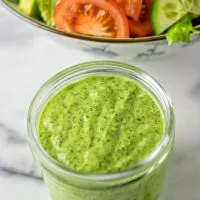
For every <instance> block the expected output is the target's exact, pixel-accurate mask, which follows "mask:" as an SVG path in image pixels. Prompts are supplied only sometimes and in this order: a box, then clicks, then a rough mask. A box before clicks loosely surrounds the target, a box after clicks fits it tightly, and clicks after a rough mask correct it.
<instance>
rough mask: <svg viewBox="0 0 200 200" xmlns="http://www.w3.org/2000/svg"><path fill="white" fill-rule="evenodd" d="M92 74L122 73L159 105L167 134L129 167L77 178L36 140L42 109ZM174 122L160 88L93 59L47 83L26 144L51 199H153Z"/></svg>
mask: <svg viewBox="0 0 200 200" xmlns="http://www.w3.org/2000/svg"><path fill="white" fill-rule="evenodd" d="M92 75H120V76H124V77H128V78H130V79H132V80H134V81H135V82H137V83H138V84H139V85H141V86H142V87H144V88H146V89H147V90H148V91H149V92H150V93H151V94H152V96H153V97H154V98H155V100H156V101H157V103H158V104H159V105H160V108H161V111H162V112H163V116H164V120H165V132H164V136H163V138H162V140H161V142H160V144H159V145H157V147H156V148H155V149H154V150H153V152H152V153H150V154H149V155H148V156H147V157H146V158H145V159H144V160H142V161H140V162H139V163H138V164H137V165H136V166H133V167H132V168H131V169H128V170H124V171H121V172H118V173H110V174H81V173H77V172H74V171H71V170H68V169H66V168H64V167H62V166H61V165H59V164H58V163H57V162H55V161H54V160H53V159H52V158H51V157H50V156H49V155H48V154H47V153H46V152H45V150H44V149H43V147H42V146H41V145H40V143H39V142H38V139H37V123H38V117H39V113H40V111H41V108H42V107H43V106H44V104H45V102H46V101H47V100H48V99H49V98H51V97H52V95H53V94H55V93H56V92H57V91H58V90H60V89H61V88H63V87H64V86H66V85H67V84H70V83H72V82H75V81H77V80H79V79H81V78H84V77H87V76H92ZM174 127H175V119H174V112H173V107H172V104H171V100H170V98H169V97H168V95H167V94H166V92H165V91H164V89H163V88H162V87H161V86H160V85H159V84H158V83H157V82H156V81H155V80H154V79H153V78H152V77H150V76H149V75H148V74H146V73H145V72H144V71H142V70H140V69H138V68H136V67H133V66H130V65H127V64H123V63H118V62H112V61H95V62H88V63H82V64H79V65H76V66H73V67H71V68H67V69H65V70H63V71H61V72H60V73H58V74H57V75H55V76H54V77H52V78H51V79H50V80H48V81H47V82H46V83H45V84H44V85H43V86H42V87H41V89H40V90H39V92H38V93H37V95H36V96H35V98H34V100H33V102H32V105H31V107H30V110H29V114H28V133H29V143H30V147H31V150H32V153H33V155H34V158H35V160H36V161H37V163H38V164H39V165H40V167H41V170H42V172H43V176H44V181H45V183H46V185H47V187H48V188H49V191H50V194H51V197H52V199H53V200H156V199H157V198H158V197H159V195H160V194H161V191H162V188H163V185H164V180H165V175H166V168H167V161H168V158H169V155H170V152H171V149H172V147H173V142H174Z"/></svg>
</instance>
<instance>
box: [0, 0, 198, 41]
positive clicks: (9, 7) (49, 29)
mask: <svg viewBox="0 0 200 200" xmlns="http://www.w3.org/2000/svg"><path fill="white" fill-rule="evenodd" d="M0 4H1V5H2V6H3V7H5V8H6V9H7V10H8V11H9V12H10V13H12V14H14V15H15V16H17V17H19V18H20V19H22V20H24V21H26V22H28V23H30V24H32V25H33V26H35V27H37V28H40V29H42V30H45V31H47V32H50V33H54V34H58V35H60V36H66V37H69V38H71V39H79V40H83V41H84V40H86V41H91V42H98V43H114V44H119V43H126V44H131V43H143V42H153V41H164V40H166V38H165V35H158V36H148V37H140V38H130V39H116V38H101V37H94V36H87V35H83V34H77V33H66V32H62V31H59V30H57V29H55V28H53V27H50V26H48V25H47V24H45V23H43V22H42V21H39V20H37V19H35V18H33V17H29V16H26V15H25V14H23V13H22V12H20V11H19V10H18V9H16V5H15V4H14V3H12V2H9V1H8V0H0ZM195 28H196V29H197V30H200V25H197V26H195Z"/></svg>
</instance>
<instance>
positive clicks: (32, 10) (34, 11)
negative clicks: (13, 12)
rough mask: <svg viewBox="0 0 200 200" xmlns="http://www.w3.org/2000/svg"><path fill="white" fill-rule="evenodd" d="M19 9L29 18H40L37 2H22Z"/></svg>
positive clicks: (32, 0) (26, 0)
mask: <svg viewBox="0 0 200 200" xmlns="http://www.w3.org/2000/svg"><path fill="white" fill-rule="evenodd" d="M19 9H20V10H21V11H22V12H23V13H24V14H25V15H28V16H31V17H38V16H39V10H38V6H37V2H36V0H20V2H19Z"/></svg>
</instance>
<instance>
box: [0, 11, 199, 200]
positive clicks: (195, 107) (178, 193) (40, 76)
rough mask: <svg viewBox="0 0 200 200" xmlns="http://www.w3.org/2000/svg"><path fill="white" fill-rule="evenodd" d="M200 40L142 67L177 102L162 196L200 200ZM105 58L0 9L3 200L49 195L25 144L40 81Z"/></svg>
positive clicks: (0, 191) (0, 192)
mask: <svg viewBox="0 0 200 200" xmlns="http://www.w3.org/2000/svg"><path fill="white" fill-rule="evenodd" d="M199 52H200V43H199V44H196V45H194V46H192V47H191V48H188V49H187V50H185V51H184V52H181V53H178V54H177V55H173V56H172V57H167V58H165V59H160V60H156V61H153V62H143V63H135V62H134V61H131V60H129V61H128V62H129V63H132V64H134V65H139V66H143V68H144V69H145V70H146V71H148V72H149V73H150V74H151V75H153V76H154V77H155V78H156V79H157V80H158V81H159V82H161V84H162V85H163V86H164V87H165V88H166V90H167V91H168V93H169V94H170V96H171V97H172V99H173V101H174V105H175V112H176V120H177V130H176V146H175V150H174V153H173V157H172V160H171V163H170V168H169V176H168V184H167V187H166V190H165V195H164V197H163V200H199V199H200V122H199V120H200V62H199V61H200V59H199V56H200V54H199ZM94 59H103V57H99V58H97V57H93V56H92V55H88V54H84V53H82V52H79V51H74V50H70V49H67V48H64V47H62V46H60V45H58V44H56V43H55V42H54V41H52V40H51V39H50V38H49V37H47V35H46V34H45V33H43V31H41V30H39V29H36V28H34V27H32V26H31V25H28V24H26V23H25V22H22V21H21V20H19V19H17V18H16V17H14V16H12V15H11V14H9V13H7V12H6V11H5V10H4V9H2V8H0V199H2V200H3V199H4V200H27V199H28V200H35V199H37V200H45V199H47V200H48V199H50V198H49V196H48V193H47V191H46V188H45V187H44V185H43V182H42V181H41V180H40V178H38V174H37V172H36V171H35V168H34V166H33V162H32V158H31V154H30V152H29V148H28V145H27V142H26V135H27V133H26V113H27V109H28V107H29V104H30V101H31V99H32V97H33V96H34V94H35V92H36V91H37V89H38V88H39V87H40V86H41V84H42V83H43V82H44V81H45V80H46V79H47V78H49V77H50V76H51V75H53V74H54V73H56V72H58V71H59V70H61V69H63V68H65V67H66V66H70V65H72V64H76V63H79V62H82V61H89V60H94Z"/></svg>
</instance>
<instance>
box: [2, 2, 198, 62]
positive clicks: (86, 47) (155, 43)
mask: <svg viewBox="0 0 200 200" xmlns="http://www.w3.org/2000/svg"><path fill="white" fill-rule="evenodd" d="M15 1H17V0H0V4H2V6H4V7H5V8H6V9H7V10H8V11H10V12H11V13H13V14H14V15H16V16H17V17H20V18H21V19H22V20H24V21H26V22H27V23H29V24H32V25H33V26H35V27H37V28H40V29H42V30H44V31H46V32H47V33H48V35H49V36H50V37H51V38H52V39H53V40H55V41H56V42H58V43H60V44H61V45H64V46H65V47H66V48H73V49H78V50H81V51H84V52H88V53H90V54H94V55H96V56H103V57H107V58H111V59H115V58H118V57H119V58H120V57H127V58H129V59H133V60H148V59H157V58H160V57H163V56H167V55H170V54H174V53H176V52H178V51H180V50H184V49H186V48H188V47H190V46H192V45H194V44H196V43H198V42H200V34H194V35H192V36H191V41H190V42H189V43H175V44H173V45H172V46H169V45H168V42H167V40H166V37H165V35H159V36H148V37H140V38H129V39H114V38H100V37H93V36H87V35H82V34H77V33H70V32H62V31H59V30H58V29H56V28H53V27H51V26H49V25H47V24H45V23H43V22H42V21H40V20H37V19H35V18H33V17H29V16H27V15H25V14H23V13H22V12H20V10H19V9H18V7H17V6H16V4H14V3H13V2H15ZM195 28H196V30H200V25H196V26H195Z"/></svg>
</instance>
